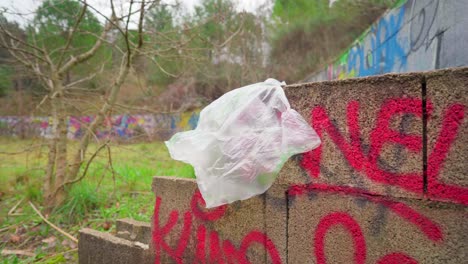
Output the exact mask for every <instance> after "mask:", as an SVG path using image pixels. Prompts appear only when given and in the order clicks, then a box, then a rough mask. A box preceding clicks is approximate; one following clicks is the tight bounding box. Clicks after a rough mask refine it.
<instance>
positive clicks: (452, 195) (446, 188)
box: [301, 98, 468, 205]
mask: <svg viewBox="0 0 468 264" xmlns="http://www.w3.org/2000/svg"><path fill="white" fill-rule="evenodd" d="M432 109H433V106H432V103H431V102H429V101H428V102H427V103H426V113H427V116H428V117H430V115H431V113H432ZM403 114H410V115H414V116H416V117H419V118H422V116H423V106H422V100H421V99H417V98H397V99H389V100H387V101H385V102H384V103H383V104H382V106H381V109H380V111H379V112H378V115H377V121H376V126H375V128H374V129H373V130H372V131H371V132H370V135H369V141H370V146H369V147H370V148H369V152H368V154H367V155H366V154H365V153H364V151H363V147H362V144H361V140H360V138H361V133H360V128H359V122H358V120H359V103H358V102H356V101H352V102H350V103H349V104H348V106H347V114H346V119H347V125H348V129H347V131H349V140H347V139H345V137H344V136H343V135H342V134H341V133H340V131H339V130H338V128H337V127H336V126H335V125H334V124H333V123H332V121H331V119H330V117H329V115H328V114H327V112H326V110H325V109H324V108H323V107H321V106H317V107H315V108H314V109H312V112H311V124H312V125H313V127H314V129H315V130H316V131H317V133H318V134H319V136H323V132H326V133H328V135H329V137H330V139H331V141H333V142H334V144H335V145H336V146H337V147H338V148H339V150H340V151H341V152H342V153H343V155H344V157H345V159H346V161H347V162H348V164H349V165H350V166H351V167H352V168H353V169H354V170H356V171H359V172H362V173H364V174H365V175H366V176H367V177H368V178H369V179H371V180H373V181H375V182H378V183H383V184H388V185H394V186H398V187H400V188H403V189H405V190H408V191H411V192H415V193H420V194H422V193H423V190H424V187H423V186H424V182H423V181H424V179H423V174H422V173H421V172H413V173H394V172H389V171H386V170H384V169H382V168H380V167H379V164H378V160H379V157H380V153H381V152H382V150H383V147H384V146H385V145H386V144H398V145H401V146H403V147H405V148H406V149H407V150H408V151H410V152H413V153H422V145H423V139H422V137H421V136H420V135H409V134H404V133H401V132H399V131H395V130H393V129H391V128H390V120H391V119H392V118H393V117H394V116H401V115H403ZM463 119H464V107H463V106H462V105H458V104H456V105H453V106H451V107H449V108H448V109H447V110H446V113H445V115H444V117H443V121H442V128H441V131H440V134H439V136H438V138H437V141H436V144H435V147H434V149H433V150H432V152H431V154H430V155H429V158H428V164H429V166H428V170H427V177H428V192H427V194H426V195H427V196H428V197H429V198H432V199H436V200H439V199H440V200H450V201H454V202H457V203H461V204H466V205H468V188H464V187H459V186H452V185H448V184H445V183H441V182H439V181H438V175H439V172H440V170H441V168H442V166H443V164H444V162H445V159H446V157H447V155H448V152H449V150H450V147H451V145H452V144H453V142H454V141H455V139H456V136H457V134H458V129H459V127H460V124H462V121H463ZM321 156H322V145H321V146H319V147H318V148H317V149H315V150H313V151H311V152H308V153H306V154H304V155H303V159H302V162H301V166H302V167H303V168H304V169H305V170H306V171H308V172H309V174H310V176H311V177H314V178H317V177H319V174H320V163H321Z"/></svg>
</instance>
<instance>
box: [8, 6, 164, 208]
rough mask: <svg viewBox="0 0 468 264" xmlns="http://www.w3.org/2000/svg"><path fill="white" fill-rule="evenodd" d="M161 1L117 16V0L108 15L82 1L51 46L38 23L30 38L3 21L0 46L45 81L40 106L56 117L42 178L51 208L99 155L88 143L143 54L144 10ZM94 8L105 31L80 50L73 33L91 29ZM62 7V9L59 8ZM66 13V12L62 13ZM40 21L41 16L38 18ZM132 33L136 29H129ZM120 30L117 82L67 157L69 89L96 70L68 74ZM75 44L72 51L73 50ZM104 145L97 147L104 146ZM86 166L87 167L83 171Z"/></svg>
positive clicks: (48, 206)
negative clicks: (60, 37) (76, 76)
mask: <svg viewBox="0 0 468 264" xmlns="http://www.w3.org/2000/svg"><path fill="white" fill-rule="evenodd" d="M156 3H157V2H145V0H140V1H138V2H137V1H134V0H131V1H130V3H129V6H128V10H126V11H127V12H125V14H124V15H121V16H119V15H118V14H117V11H116V7H115V5H114V2H113V1H112V0H110V2H109V4H110V6H111V9H112V13H111V15H110V16H105V15H103V14H102V13H101V12H99V11H98V10H97V9H96V8H94V7H92V6H91V5H89V4H88V3H87V2H86V0H80V3H79V5H80V8H81V10H80V11H79V12H78V13H77V14H74V16H73V17H70V18H69V19H73V21H74V22H73V26H72V27H70V28H68V29H67V36H66V38H65V39H66V41H65V43H64V44H63V45H60V46H59V47H57V48H55V49H51V48H50V47H48V46H47V45H46V43H45V41H43V40H40V39H38V38H39V36H38V34H37V33H38V30H37V28H36V25H35V24H30V25H29V30H28V32H29V36H28V39H27V40H25V39H24V38H20V37H19V36H17V35H16V34H15V32H11V31H10V30H9V29H8V28H7V27H6V26H5V25H4V24H3V23H1V24H0V46H1V47H2V48H4V49H6V50H8V52H9V53H10V55H11V56H12V57H13V58H14V59H16V60H17V61H18V62H20V63H21V64H22V65H24V66H25V67H27V69H28V70H29V71H30V72H31V73H32V74H34V75H35V76H36V77H37V78H38V79H40V80H41V82H42V84H43V86H44V87H45V88H46V90H47V94H46V96H45V97H44V98H43V100H42V101H41V103H40V105H39V106H38V107H43V106H44V105H48V106H49V109H50V111H49V113H50V117H51V118H52V120H53V136H52V137H51V138H50V139H49V143H48V149H49V151H48V159H47V167H46V173H45V178H44V201H45V205H46V207H47V208H49V209H51V208H53V207H55V206H57V205H59V204H60V203H61V202H63V200H64V199H65V197H66V186H67V185H70V184H72V183H75V182H78V181H80V180H81V179H82V178H83V177H84V176H85V173H86V172H84V173H83V174H81V175H79V172H80V168H81V167H82V165H83V164H84V163H86V161H88V162H90V161H91V160H92V159H93V157H94V156H95V155H91V157H90V158H88V157H87V155H88V153H87V150H88V146H89V144H90V142H91V140H92V139H93V137H94V133H95V131H96V129H97V128H98V127H99V125H100V124H101V123H102V122H103V120H104V118H105V116H106V115H108V114H109V112H110V111H111V110H112V107H113V106H114V104H115V102H116V99H117V95H118V93H119V90H120V88H121V86H122V84H123V83H124V82H125V80H126V78H127V76H128V74H129V72H130V70H131V68H132V62H133V60H134V59H135V57H136V56H137V55H138V54H139V51H140V50H141V48H142V46H143V43H144V42H143V21H144V16H145V11H146V10H147V9H148V8H150V7H151V6H152V5H154V4H156ZM48 4H49V5H50V6H51V7H52V8H54V4H60V0H55V1H54V0H52V1H48ZM90 10H93V11H94V13H98V15H101V16H103V17H104V19H105V21H106V22H105V26H104V28H103V29H102V30H101V33H100V34H99V35H97V36H95V41H94V43H92V45H91V46H90V47H89V48H87V49H86V50H84V51H80V52H76V50H77V48H78V47H74V46H73V45H72V43H73V41H74V40H75V38H77V37H78V34H80V37H82V36H83V34H90V35H91V34H93V33H92V32H82V31H80V24H81V23H83V21H84V20H85V19H86V16H88V15H89V11H90ZM59 11H60V10H59ZM64 15H66V14H64ZM135 16H137V17H138V21H137V22H136V24H137V29H136V30H131V29H130V28H129V27H130V26H131V17H132V18H133V17H135ZM36 22H37V23H42V22H43V21H36ZM130 32H132V33H131V34H130ZM112 33H117V35H118V37H119V38H120V39H122V40H123V43H124V45H123V46H122V47H119V50H120V51H121V56H120V63H119V67H118V70H117V71H116V74H115V76H114V77H113V79H114V80H113V82H112V83H110V84H108V85H107V86H106V87H105V88H104V90H105V98H104V102H103V103H102V105H101V106H100V107H99V111H98V112H97V114H96V117H95V118H94V120H93V121H92V122H91V123H90V125H89V126H88V127H87V129H86V131H84V134H83V136H82V138H81V139H80V142H79V147H78V148H77V149H76V150H73V153H70V154H72V155H71V156H72V158H71V159H69V158H68V153H69V152H70V151H71V150H70V148H69V146H68V139H67V132H68V131H67V109H66V101H65V96H64V95H65V93H66V92H67V90H71V89H73V88H74V87H77V86H78V85H79V84H80V83H83V82H85V81H86V80H90V79H92V78H93V77H94V76H95V74H96V73H92V72H91V73H87V74H86V75H85V76H82V77H81V78H80V79H77V80H74V81H71V80H70V77H69V76H70V73H71V72H72V71H73V70H74V69H76V68H77V67H79V66H80V65H84V64H86V63H87V62H88V61H89V60H91V59H92V58H93V57H94V56H96V54H97V53H98V51H99V50H100V49H101V48H102V47H103V46H104V45H111V44H113V41H112V40H111V38H110V36H111V35H112ZM73 49H76V50H75V51H74V52H71V51H72V50H73ZM101 149H102V147H100V148H98V151H100V150H101ZM85 171H86V170H85Z"/></svg>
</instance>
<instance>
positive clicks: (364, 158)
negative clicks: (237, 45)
mask: <svg viewBox="0 0 468 264" xmlns="http://www.w3.org/2000/svg"><path fill="white" fill-rule="evenodd" d="M422 79H423V76H422V75H421V74H417V73H415V74H388V75H382V76H374V77H367V78H356V79H347V80H340V81H326V82H318V83H306V84H298V85H290V86H286V88H285V92H286V96H287V97H288V99H289V102H290V103H291V107H292V108H293V109H295V110H297V111H298V112H299V113H300V114H301V115H302V116H303V117H304V118H305V119H306V120H307V121H309V122H310V123H311V125H312V126H313V127H314V128H315V130H316V131H317V132H318V133H319V135H320V136H321V139H322V145H321V146H320V147H319V148H318V149H317V150H314V151H312V152H310V153H308V154H305V155H303V156H302V160H300V161H298V162H296V164H294V161H289V162H288V163H287V164H286V165H285V167H284V169H283V170H282V172H281V173H283V174H286V175H285V176H284V177H282V180H280V182H281V183H282V184H297V183H307V182H311V181H313V182H316V183H326V184H329V185H338V186H352V187H359V188H363V189H366V190H369V191H372V192H375V193H379V194H387V195H391V196H399V197H417V196H420V195H421V194H422V192H423V151H422V149H423V144H422V123H423V122H422V112H423V111H422V97H421V95H422ZM319 154H320V155H319ZM297 164H300V165H301V166H302V167H303V168H304V169H305V171H306V172H307V174H308V175H309V177H304V173H301V172H300V171H299V170H298V169H297V168H294V166H297Z"/></svg>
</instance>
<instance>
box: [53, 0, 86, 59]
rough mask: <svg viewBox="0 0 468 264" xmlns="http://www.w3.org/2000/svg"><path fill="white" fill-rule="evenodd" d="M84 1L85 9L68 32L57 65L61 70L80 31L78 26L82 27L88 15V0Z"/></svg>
mask: <svg viewBox="0 0 468 264" xmlns="http://www.w3.org/2000/svg"><path fill="white" fill-rule="evenodd" d="M83 1H84V4H83V8H82V9H81V11H80V14H79V15H78V18H77V19H76V21H75V24H74V25H73V27H72V28H71V29H70V31H69V32H68V38H67V42H66V44H65V48H64V49H63V50H62V53H61V54H60V58H59V60H58V63H57V68H60V66H62V61H63V57H64V56H65V53H66V52H67V50H68V48H69V47H70V44H71V42H72V39H73V36H74V35H75V31H76V30H77V29H78V26H79V25H80V23H81V21H82V20H83V17H84V15H85V13H86V8H87V7H88V4H87V3H86V0H83Z"/></svg>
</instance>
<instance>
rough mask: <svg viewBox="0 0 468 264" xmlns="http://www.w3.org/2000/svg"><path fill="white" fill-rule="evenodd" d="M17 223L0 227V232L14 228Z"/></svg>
mask: <svg viewBox="0 0 468 264" xmlns="http://www.w3.org/2000/svg"><path fill="white" fill-rule="evenodd" d="M19 225H20V224H16V225H11V226H7V227H4V228H0V233H2V232H5V231H7V230H10V229H13V228H15V227H17V226H19Z"/></svg>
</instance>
